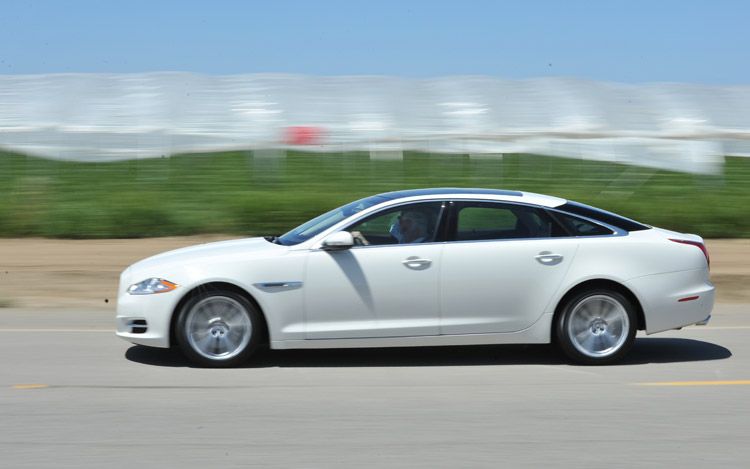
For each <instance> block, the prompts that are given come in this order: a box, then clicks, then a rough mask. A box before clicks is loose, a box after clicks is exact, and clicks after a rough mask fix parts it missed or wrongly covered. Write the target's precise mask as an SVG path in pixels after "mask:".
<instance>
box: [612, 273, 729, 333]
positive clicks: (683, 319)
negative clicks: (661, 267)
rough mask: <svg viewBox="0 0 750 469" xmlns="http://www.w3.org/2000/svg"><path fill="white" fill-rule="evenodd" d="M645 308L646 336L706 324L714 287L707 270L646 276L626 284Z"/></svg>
mask: <svg viewBox="0 0 750 469" xmlns="http://www.w3.org/2000/svg"><path fill="white" fill-rule="evenodd" d="M626 285H627V286H628V288H630V289H631V290H632V291H633V292H634V293H635V294H636V296H638V299H639V300H640V301H641V306H642V307H643V314H644V317H645V319H646V333H647V334H653V333H654V332H661V331H666V330H669V329H677V328H680V327H684V326H690V325H693V324H706V323H708V320H709V319H710V317H711V311H712V310H713V307H714V295H715V288H714V285H713V284H712V283H711V281H710V280H709V279H708V272H707V271H706V269H697V270H686V271H681V272H669V273H665V274H656V275H647V276H644V277H638V278H635V279H632V280H630V281H628V282H626Z"/></svg>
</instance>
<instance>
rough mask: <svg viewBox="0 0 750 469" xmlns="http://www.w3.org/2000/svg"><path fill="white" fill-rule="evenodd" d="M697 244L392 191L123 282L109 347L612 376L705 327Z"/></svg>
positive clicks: (514, 204) (457, 195)
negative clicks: (309, 351) (513, 358)
mask: <svg viewBox="0 0 750 469" xmlns="http://www.w3.org/2000/svg"><path fill="white" fill-rule="evenodd" d="M713 302H714V287H713V285H712V284H711V282H710V280H709V257H708V251H707V250H706V247H705V245H704V243H703V239H702V238H701V237H699V236H696V235H693V234H685V233H677V232H673V231H668V230H664V229H660V228H655V227H652V226H648V225H644V224H642V223H638V222H636V221H633V220H631V219H628V218H624V217H621V216H619V215H616V214H613V213H610V212H606V211H603V210H599V209H596V208H594V207H590V206H587V205H583V204H579V203H576V202H571V201H568V200H564V199H560V198H557V197H551V196H545V195H539V194H532V193H527V192H516V191H504V190H488V189H454V188H446V189H418V190H407V191H400V192H389V193H385V194H379V195H374V196H372V197H367V198H365V199H362V200H357V201H355V202H352V203H350V204H348V205H344V206H343V207H339V208H336V209H334V210H331V211H330V212H328V213H325V214H323V215H320V216H319V217H317V218H314V219H312V220H310V221H308V222H307V223H305V224H303V225H301V226H299V227H297V228H295V229H293V230H291V231H289V232H288V233H286V234H284V235H282V236H278V237H275V236H274V237H265V238H249V239H241V240H233V241H224V242H218V243H210V244H204V245H199V246H195V247H189V248H185V249H178V250H176V251H171V252H167V253H164V254H160V255H157V256H154V257H151V258H148V259H145V260H143V261H140V262H138V263H136V264H134V265H132V266H130V267H129V268H127V269H126V270H125V271H124V272H123V273H122V275H121V278H120V287H119V292H118V305H117V318H116V322H117V335H119V336H120V337H122V338H123V339H125V340H127V341H130V342H133V343H136V344H142V345H148V346H154V347H170V346H177V347H179V348H180V349H181V350H182V352H183V353H184V354H185V355H186V356H187V357H188V358H189V359H190V360H192V361H194V362H195V363H197V364H199V365H203V366H213V367H226V366H233V365H237V364H240V363H242V362H244V361H246V360H248V359H249V358H250V357H251V355H252V354H253V352H254V351H255V350H256V349H257V348H258V347H259V346H261V345H268V346H270V348H272V349H292V348H297V349H300V348H346V347H402V346H434V345H471V344H516V343H525V344H541V343H550V342H552V343H555V344H557V346H558V347H559V348H560V350H561V351H562V352H563V353H564V354H565V355H566V356H567V357H568V358H569V359H570V360H571V361H573V362H576V363H580V364H588V365H597V364H608V363H612V362H615V361H617V360H618V359H621V358H622V357H623V356H624V355H625V354H626V353H627V352H628V350H629V349H630V348H631V346H632V345H633V343H634V341H635V335H636V332H637V331H639V330H642V331H645V332H646V333H647V334H651V333H655V332H660V331H665V330H668V329H676V328H680V327H683V326H688V325H691V324H706V323H707V322H708V319H709V318H710V313H711V309H712V308H713Z"/></svg>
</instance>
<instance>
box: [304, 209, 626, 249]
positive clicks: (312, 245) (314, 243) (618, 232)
mask: <svg viewBox="0 0 750 469" xmlns="http://www.w3.org/2000/svg"><path fill="white" fill-rule="evenodd" d="M396 200H398V199H394V200H391V201H388V202H384V203H382V204H378V205H375V206H373V207H370V208H369V209H367V210H364V211H363V213H358V214H355V215H353V216H355V217H357V218H355V219H354V220H350V219H346V220H342V221H341V222H339V223H338V224H336V225H334V226H332V227H331V228H329V229H328V230H326V231H325V232H323V233H320V234H318V236H317V238H313V239H311V240H309V241H307V243H309V247H301V249H300V250H306V251H323V249H322V242H323V240H324V239H325V238H326V237H327V236H328V235H330V234H331V233H334V232H337V231H342V230H344V229H346V228H347V227H349V226H352V225H354V224H356V223H358V222H359V221H360V220H363V219H364V218H367V217H369V216H371V215H375V214H376V213H379V212H381V211H385V210H389V209H391V208H396V207H400V206H403V205H410V204H416V203H435V202H441V203H443V204H444V206H443V207H442V209H441V212H440V216H441V217H442V216H443V215H444V213H445V211H446V209H447V204H448V203H463V202H476V203H483V204H500V205H518V206H521V207H530V208H535V209H538V210H542V211H545V212H548V211H552V212H555V213H560V214H563V215H566V216H569V217H573V218H579V219H581V220H586V221H588V222H589V223H593V224H595V225H598V226H602V227H604V228H606V229H608V230H610V231H612V233H611V234H605V235H592V236H549V237H545V238H540V237H535V238H506V239H476V240H462V241H458V240H452V241H432V242H429V243H411V245H413V246H418V245H435V244H453V243H488V242H489V243H495V242H500V241H529V240H545V239H597V238H617V237H623V236H628V235H629V234H630V232H628V231H626V230H623V229H621V228H617V227H615V226H612V225H610V224H608V223H604V222H601V221H599V220H595V219H592V218H589V217H586V216H582V215H578V214H575V213H570V212H566V211H564V210H559V209H558V208H557V207H546V206H544V205H539V204H533V203H529V202H521V201H515V200H497V199H487V198H447V199H446V198H440V197H435V198H431V197H424V196H422V197H420V198H419V199H417V200H414V199H410V200H403V201H398V202H396ZM555 222H556V221H555ZM389 246H390V247H393V246H408V244H378V245H372V246H352V247H351V248H350V249H362V248H382V247H389ZM292 247H294V246H292Z"/></svg>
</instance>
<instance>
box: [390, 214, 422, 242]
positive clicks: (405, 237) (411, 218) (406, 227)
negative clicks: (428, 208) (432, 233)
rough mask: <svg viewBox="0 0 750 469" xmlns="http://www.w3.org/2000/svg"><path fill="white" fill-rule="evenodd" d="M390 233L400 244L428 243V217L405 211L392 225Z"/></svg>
mask: <svg viewBox="0 0 750 469" xmlns="http://www.w3.org/2000/svg"><path fill="white" fill-rule="evenodd" d="M390 233H391V236H393V237H394V238H395V239H396V241H398V243H399V244H410V243H424V242H425V241H427V215H425V214H424V213H422V212H420V211H416V210H405V211H403V212H401V215H399V217H398V219H397V220H396V221H395V222H394V223H393V224H392V225H391V229H390Z"/></svg>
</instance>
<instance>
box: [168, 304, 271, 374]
mask: <svg viewBox="0 0 750 469" xmlns="http://www.w3.org/2000/svg"><path fill="white" fill-rule="evenodd" d="M179 314H180V316H179V318H178V320H177V330H176V333H177V341H178V343H179V345H180V349H181V350H182V352H183V353H184V354H185V356H186V357H187V358H189V359H190V360H191V361H193V362H195V363H197V364H199V365H202V366H209V367H229V366H235V365H238V364H240V363H243V362H245V361H246V360H247V359H248V358H249V357H250V355H252V353H253V352H254V351H255V349H256V348H257V347H258V342H259V340H260V337H261V331H260V324H261V321H260V312H259V311H258V310H257V308H256V307H255V306H254V305H253V304H252V303H250V302H249V301H248V300H247V299H246V298H245V297H243V296H241V295H238V294H236V293H234V292H229V291H209V292H203V293H201V294H199V295H196V296H194V297H193V298H191V299H189V300H188V301H187V302H186V303H185V305H184V306H183V308H182V310H181V311H180V313H179Z"/></svg>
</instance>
